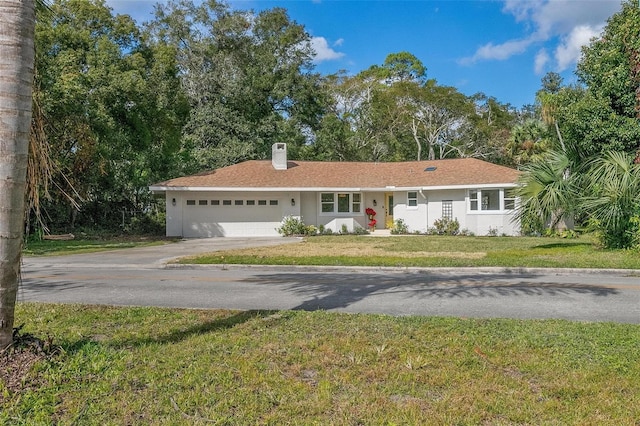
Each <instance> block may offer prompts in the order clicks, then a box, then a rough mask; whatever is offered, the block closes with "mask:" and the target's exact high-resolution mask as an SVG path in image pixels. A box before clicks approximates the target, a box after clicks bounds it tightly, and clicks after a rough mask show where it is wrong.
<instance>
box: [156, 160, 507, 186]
mask: <svg viewBox="0 0 640 426" xmlns="http://www.w3.org/2000/svg"><path fill="white" fill-rule="evenodd" d="M519 174H520V172H518V171H517V170H514V169H511V168H508V167H504V166H498V165H496V164H492V163H488V162H486V161H482V160H478V159H474V158H462V159H447V160H434V161H407V162H394V163H373V162H323V161H288V162H287V169H286V170H276V169H274V168H273V165H272V162H271V161H270V160H251V161H245V162H243V163H239V164H235V165H233V166H228V167H223V168H221V169H217V170H213V171H209V172H204V173H200V174H197V175H191V176H184V177H180V178H176V179H171V180H168V181H165V182H160V183H157V184H155V185H152V186H151V189H152V190H155V191H162V190H177V189H193V190H197V189H202V190H205V189H206V190H216V189H227V190H229V189H235V188H237V189H240V188H242V189H249V188H250V189H297V190H304V189H312V188H351V189H353V188H359V189H386V188H389V187H396V188H428V187H456V186H457V187H460V186H462V187H472V186H476V185H483V186H486V185H505V184H514V183H515V182H516V180H517V178H518V176H519Z"/></svg>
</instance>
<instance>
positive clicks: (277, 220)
mask: <svg viewBox="0 0 640 426" xmlns="http://www.w3.org/2000/svg"><path fill="white" fill-rule="evenodd" d="M410 192H411V193H412V194H409V193H410ZM409 195H416V197H413V198H412V200H413V202H411V200H410V197H409ZM374 200H375V201H376V205H374V204H373V202H374ZM393 200H394V205H393V206H385V205H384V203H385V202H386V196H385V193H383V192H365V193H362V194H361V204H360V212H359V213H331V214H328V213H322V212H321V203H320V193H319V192H294V191H292V192H284V191H283V192H267V191H264V192H200V191H167V193H166V209H167V210H166V211H167V227H166V234H167V236H172V237H180V236H181V237H186V238H195V237H200V238H202V237H223V236H227V237H238V236H277V235H279V234H278V231H277V228H279V227H280V225H281V223H282V219H283V217H285V216H289V215H291V216H295V217H301V218H302V220H303V221H304V223H305V224H307V225H315V226H320V225H322V226H323V227H325V228H326V229H331V230H332V231H333V232H340V231H341V230H342V227H343V225H344V226H346V228H347V230H348V231H349V232H352V231H353V230H354V229H356V228H365V229H367V228H368V223H369V219H368V217H367V216H366V214H365V210H366V208H367V207H370V208H373V209H374V210H375V211H376V213H377V214H376V216H375V219H376V220H377V225H376V228H377V229H383V228H385V210H386V209H387V208H392V209H393V218H394V220H397V219H402V220H403V221H404V222H405V224H406V225H407V227H408V229H409V231H410V232H416V231H418V232H426V231H427V230H428V229H429V228H431V227H433V224H434V221H436V220H438V219H440V218H442V217H443V214H445V211H443V203H444V204H446V205H447V207H446V208H445V210H446V211H447V212H450V213H449V214H451V216H452V218H453V219H457V220H458V222H459V223H460V229H467V230H469V231H471V232H473V233H474V234H476V235H487V234H489V233H494V232H495V233H497V234H498V235H501V234H507V235H518V234H519V232H520V229H519V225H518V224H517V223H513V222H512V220H511V218H512V217H513V210H504V202H503V199H502V198H501V208H502V210H498V211H495V210H491V211H477V210H476V211H471V210H470V208H469V206H470V204H469V191H468V190H466V189H456V190H437V191H422V192H421V191H395V192H393ZM410 204H415V205H410Z"/></svg>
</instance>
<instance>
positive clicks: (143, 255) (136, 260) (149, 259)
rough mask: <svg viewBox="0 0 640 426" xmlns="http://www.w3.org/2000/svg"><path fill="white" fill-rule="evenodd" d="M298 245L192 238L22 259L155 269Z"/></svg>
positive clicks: (34, 262) (293, 240) (257, 239)
mask: <svg viewBox="0 0 640 426" xmlns="http://www.w3.org/2000/svg"><path fill="white" fill-rule="evenodd" d="M300 241H302V239H301V238H284V237H253V238H193V239H184V240H180V241H178V242H175V243H167V244H163V245H157V246H149V247H135V248H130V249H117V250H109V251H102V252H98V253H86V254H73V255H68V256H30V257H25V258H24V259H23V265H24V266H25V268H26V269H28V268H29V267H30V266H38V267H46V265H60V264H61V263H63V264H65V265H68V266H69V267H82V266H87V267H100V266H106V265H111V266H114V267H118V268H146V267H151V268H158V267H162V266H164V265H165V264H167V263H169V262H171V261H172V260H175V259H177V258H180V257H185V256H193V255H197V254H202V253H210V252H215V251H222V250H233V249H240V248H249V247H267V246H275V245H280V244H294V243H298V242H300Z"/></svg>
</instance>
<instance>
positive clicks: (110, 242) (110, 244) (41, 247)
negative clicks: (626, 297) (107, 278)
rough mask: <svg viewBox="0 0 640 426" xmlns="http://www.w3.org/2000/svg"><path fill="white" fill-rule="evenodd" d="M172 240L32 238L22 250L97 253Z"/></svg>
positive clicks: (41, 253) (47, 253)
mask: <svg viewBox="0 0 640 426" xmlns="http://www.w3.org/2000/svg"><path fill="white" fill-rule="evenodd" d="M170 241H172V240H171V239H166V238H159V237H110V238H104V239H98V238H88V239H82V238H80V239H75V240H70V241H54V240H30V241H28V242H27V243H26V244H25V245H24V249H23V251H22V252H23V254H25V255H27V256H52V255H53V256H55V255H65V254H80V253H96V252H100V251H106V250H116V249H123V248H132V247H145V246H152V245H161V244H166V243H167V242H170Z"/></svg>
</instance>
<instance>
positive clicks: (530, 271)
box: [161, 263, 640, 278]
mask: <svg viewBox="0 0 640 426" xmlns="http://www.w3.org/2000/svg"><path fill="white" fill-rule="evenodd" d="M161 268H164V269H217V270H231V269H253V268H260V269H271V270H274V271H292V270H293V271H295V272H345V271H347V272H357V273H369V274H376V273H405V274H430V273H438V274H446V273H460V272H461V271H465V272H466V271H468V272H469V273H474V274H503V275H547V274H557V275H585V274H593V275H620V276H638V277H639V278H640V270H637V269H593V268H520V267H517V268H514V267H455V268H447V267H417V266H406V267H404V266H403V267H400V266H329V265H326V266H317V265H252V264H220V263H218V264H207V265H200V264H191V263H188V264H182V263H167V264H164V265H162V266H161Z"/></svg>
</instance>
